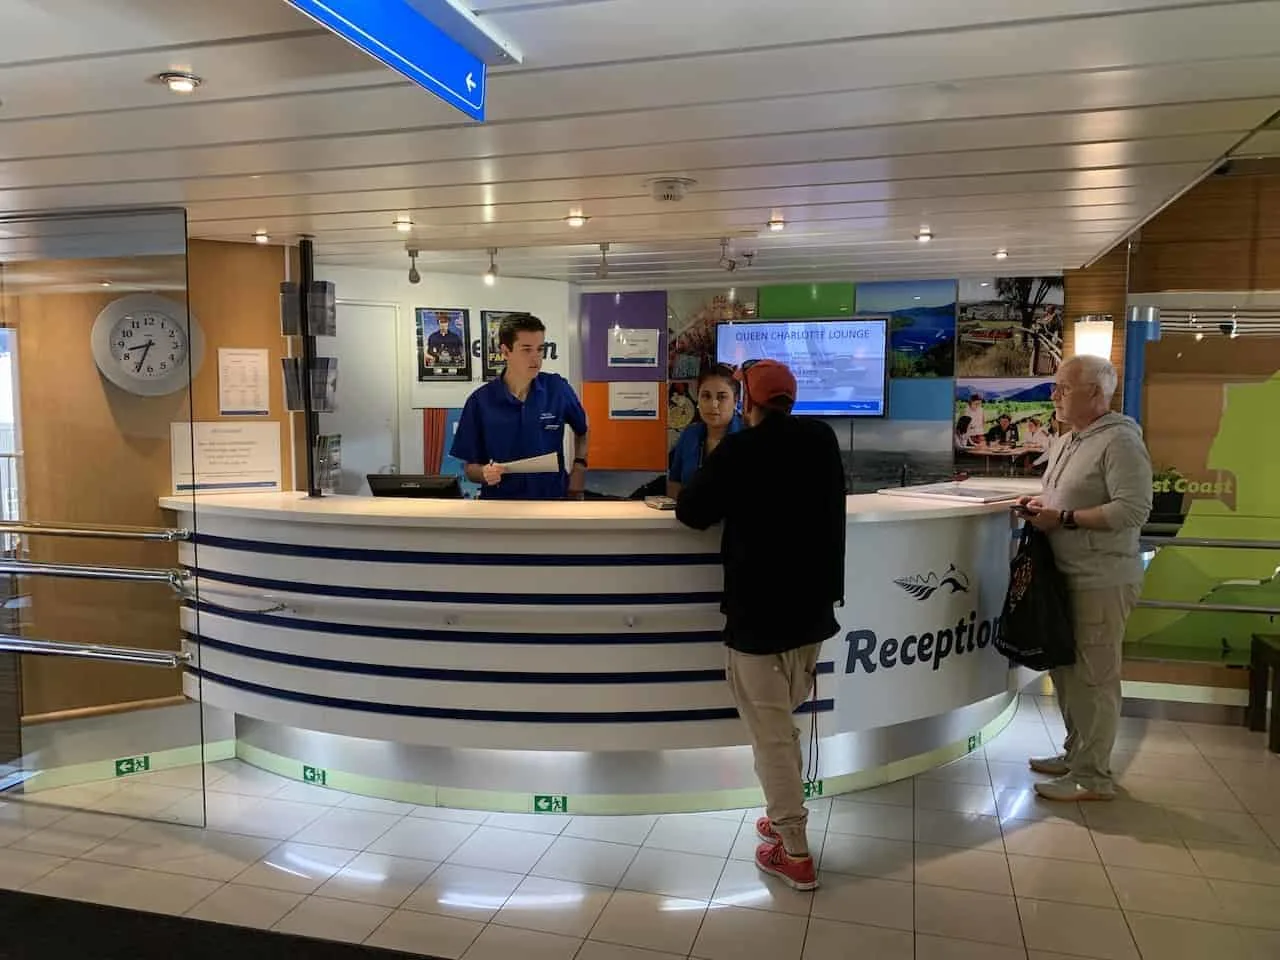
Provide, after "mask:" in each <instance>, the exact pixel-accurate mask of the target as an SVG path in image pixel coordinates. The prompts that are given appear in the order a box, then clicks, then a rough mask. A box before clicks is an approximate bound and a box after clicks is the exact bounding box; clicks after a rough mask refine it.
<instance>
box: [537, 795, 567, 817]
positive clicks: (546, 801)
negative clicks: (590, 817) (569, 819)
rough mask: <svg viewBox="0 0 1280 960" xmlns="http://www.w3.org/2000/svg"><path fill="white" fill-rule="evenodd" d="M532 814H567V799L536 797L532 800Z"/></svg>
mask: <svg viewBox="0 0 1280 960" xmlns="http://www.w3.org/2000/svg"><path fill="white" fill-rule="evenodd" d="M533 811H534V813H568V812H569V798H568V797H551V796H543V795H541V794H540V795H538V796H535V797H534V798H533Z"/></svg>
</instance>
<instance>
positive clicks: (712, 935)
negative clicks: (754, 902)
mask: <svg viewBox="0 0 1280 960" xmlns="http://www.w3.org/2000/svg"><path fill="white" fill-rule="evenodd" d="M806 926H807V923H806V921H805V919H804V918H803V917H789V916H781V915H779V914H776V913H767V912H765V911H762V910H746V909H743V908H741V907H729V906H724V905H722V904H712V905H711V907H710V909H708V910H707V915H706V918H705V919H704V920H703V921H702V929H701V930H700V931H699V932H698V939H697V940H696V941H695V942H694V945H693V950H692V953H693V955H694V956H696V957H699V958H700V960H740V958H742V957H749V956H761V957H770V958H776V960H800V953H801V950H802V949H803V948H804V940H805V928H806Z"/></svg>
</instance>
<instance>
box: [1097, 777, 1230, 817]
mask: <svg viewBox="0 0 1280 960" xmlns="http://www.w3.org/2000/svg"><path fill="white" fill-rule="evenodd" d="M1120 785H1121V787H1122V788H1123V790H1124V792H1125V794H1126V795H1127V796H1128V797H1129V798H1130V799H1133V800H1137V801H1138V802H1140V803H1157V804H1167V805H1169V806H1177V807H1197V808H1200V809H1204V810H1234V811H1243V810H1244V807H1243V806H1241V803H1240V801H1239V800H1238V799H1236V795H1235V794H1234V793H1232V792H1231V788H1230V787H1228V786H1227V785H1226V784H1225V783H1222V782H1217V783H1201V782H1198V781H1193V780H1167V779H1162V778H1159V777H1125V778H1124V779H1123V780H1122V781H1121V783H1120Z"/></svg>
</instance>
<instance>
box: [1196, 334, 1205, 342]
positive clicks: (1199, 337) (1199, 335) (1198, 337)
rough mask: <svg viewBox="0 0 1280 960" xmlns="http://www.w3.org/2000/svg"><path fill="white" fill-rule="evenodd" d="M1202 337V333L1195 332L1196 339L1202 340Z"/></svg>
mask: <svg viewBox="0 0 1280 960" xmlns="http://www.w3.org/2000/svg"><path fill="white" fill-rule="evenodd" d="M1203 339H1204V334H1203V333H1197V334H1196V340H1197V341H1200V340H1203Z"/></svg>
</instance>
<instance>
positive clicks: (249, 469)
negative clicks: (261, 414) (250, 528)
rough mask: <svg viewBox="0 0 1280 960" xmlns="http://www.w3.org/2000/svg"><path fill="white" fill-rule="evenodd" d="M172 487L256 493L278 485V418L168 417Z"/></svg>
mask: <svg viewBox="0 0 1280 960" xmlns="http://www.w3.org/2000/svg"><path fill="white" fill-rule="evenodd" d="M169 457H170V463H171V469H172V473H173V492H174V493H175V494H182V493H236V492H243V493H260V492H263V491H270V490H279V489H280V486H281V484H280V424H278V423H275V422H272V423H260V422H253V421H241V422H235V421H230V422H229V421H217V422H197V423H172V424H170V425H169Z"/></svg>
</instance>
